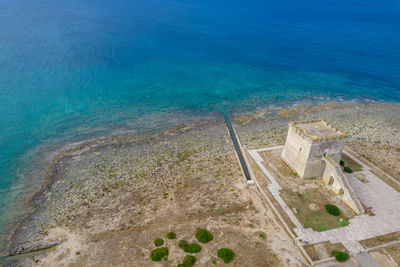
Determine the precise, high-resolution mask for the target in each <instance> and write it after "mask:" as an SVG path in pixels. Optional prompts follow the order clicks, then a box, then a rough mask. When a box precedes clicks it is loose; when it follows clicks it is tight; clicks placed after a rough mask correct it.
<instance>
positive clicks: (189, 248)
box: [183, 243, 201, 253]
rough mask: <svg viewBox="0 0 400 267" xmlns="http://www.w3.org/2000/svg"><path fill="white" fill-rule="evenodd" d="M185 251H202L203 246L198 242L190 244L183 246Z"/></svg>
mask: <svg viewBox="0 0 400 267" xmlns="http://www.w3.org/2000/svg"><path fill="white" fill-rule="evenodd" d="M183 251H185V252H187V253H198V252H200V251H201V246H200V245H199V244H196V243H192V244H188V245H186V246H184V247H183Z"/></svg>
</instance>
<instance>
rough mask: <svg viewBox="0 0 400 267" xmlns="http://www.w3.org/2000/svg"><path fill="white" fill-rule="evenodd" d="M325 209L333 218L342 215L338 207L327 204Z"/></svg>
mask: <svg viewBox="0 0 400 267" xmlns="http://www.w3.org/2000/svg"><path fill="white" fill-rule="evenodd" d="M325 209H326V211H327V212H328V213H329V214H330V215H333V216H339V215H340V209H339V208H338V207H337V206H335V205H333V204H326V205H325Z"/></svg>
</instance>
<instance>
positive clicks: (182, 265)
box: [177, 263, 186, 267]
mask: <svg viewBox="0 0 400 267" xmlns="http://www.w3.org/2000/svg"><path fill="white" fill-rule="evenodd" d="M177 267H186V266H185V264H183V263H179V264H178V265H177Z"/></svg>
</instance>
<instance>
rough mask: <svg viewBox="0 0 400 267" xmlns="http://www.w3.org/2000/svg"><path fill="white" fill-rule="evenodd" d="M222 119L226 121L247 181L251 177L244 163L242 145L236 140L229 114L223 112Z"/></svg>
mask: <svg viewBox="0 0 400 267" xmlns="http://www.w3.org/2000/svg"><path fill="white" fill-rule="evenodd" d="M224 120H225V123H226V127H228V130H229V135H230V136H231V139H232V143H233V146H234V147H235V151H236V154H237V156H238V158H239V162H240V165H241V166H242V170H243V174H244V176H245V177H246V180H247V181H251V180H252V179H251V176H250V173H249V169H248V167H247V164H246V162H247V161H246V160H245V155H243V153H244V150H243V149H242V146H241V144H240V142H239V140H238V137H237V135H236V133H235V130H234V129H233V127H232V123H231V120H230V119H229V116H228V114H227V113H224ZM242 151H243V153H242Z"/></svg>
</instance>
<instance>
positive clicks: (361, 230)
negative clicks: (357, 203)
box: [248, 146, 400, 266]
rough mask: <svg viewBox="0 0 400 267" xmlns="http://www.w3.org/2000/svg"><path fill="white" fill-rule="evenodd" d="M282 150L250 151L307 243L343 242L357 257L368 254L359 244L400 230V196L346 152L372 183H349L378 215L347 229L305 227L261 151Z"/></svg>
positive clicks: (361, 217) (350, 177) (350, 178)
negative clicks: (266, 165) (282, 193)
mask: <svg viewBox="0 0 400 267" xmlns="http://www.w3.org/2000/svg"><path fill="white" fill-rule="evenodd" d="M282 148H283V146H274V147H267V148H261V149H253V150H249V151H248V152H249V154H250V155H251V157H252V158H253V159H254V161H255V162H256V163H257V165H258V166H259V167H260V168H261V170H262V171H263V172H264V173H265V175H266V176H267V177H268V179H269V180H270V181H271V183H270V184H269V185H268V190H269V191H270V192H271V194H272V195H273V196H274V198H275V199H276V200H277V202H278V203H279V205H280V206H281V207H282V209H283V210H284V211H285V213H286V214H287V216H288V217H289V218H290V219H291V220H292V222H293V223H294V224H295V226H296V228H295V229H293V230H294V231H295V233H296V234H297V236H298V237H299V238H300V239H302V240H305V241H307V242H308V243H310V244H313V243H319V242H324V241H330V242H331V243H337V242H341V243H343V245H344V246H345V247H346V249H347V250H348V251H349V252H350V253H351V254H352V255H357V254H359V253H360V252H365V250H364V248H363V247H362V246H361V245H360V243H359V242H358V241H360V240H363V239H367V238H371V237H375V236H379V235H384V234H388V233H391V232H396V231H400V212H398V211H399V207H400V193H398V192H397V191H396V190H394V189H393V188H392V187H390V186H389V185H388V184H386V183H385V182H383V181H382V180H381V179H379V177H377V176H376V175H374V174H373V173H372V172H370V168H369V167H368V166H366V165H365V164H364V163H362V162H361V161H359V160H357V159H356V158H354V157H353V156H352V155H350V154H348V153H347V152H344V153H345V154H346V155H348V156H350V157H351V158H353V159H354V160H356V161H357V162H358V163H359V164H360V165H362V166H363V171H361V172H357V173H362V174H364V175H365V178H366V179H367V180H368V183H363V182H361V181H360V180H358V179H357V178H356V177H354V176H353V175H347V178H348V181H349V183H350V185H351V186H352V188H353V189H354V191H355V193H356V195H357V197H358V198H359V199H360V200H361V202H362V203H363V204H364V205H366V206H367V207H372V211H373V212H374V214H375V216H370V215H367V214H364V215H359V216H356V217H354V218H353V219H350V221H349V222H350V224H349V225H348V226H346V227H341V228H336V229H332V230H327V231H323V232H316V231H314V230H312V229H311V228H303V227H302V225H301V223H300V222H299V221H298V219H297V217H296V216H295V215H294V213H293V212H292V210H291V209H290V208H289V207H288V206H287V205H286V203H285V202H284V201H283V199H282V198H281V196H280V193H279V191H280V190H281V189H282V188H281V186H280V185H279V184H278V182H277V181H276V180H275V178H274V177H273V175H272V174H271V173H270V172H269V171H268V170H267V169H266V168H265V167H264V165H263V164H262V162H263V161H264V159H263V158H262V157H261V156H260V155H259V152H262V151H267V150H274V149H282ZM361 255H365V254H361ZM371 258H372V257H371ZM363 259H364V257H361V260H363ZM370 266H374V265H370Z"/></svg>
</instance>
